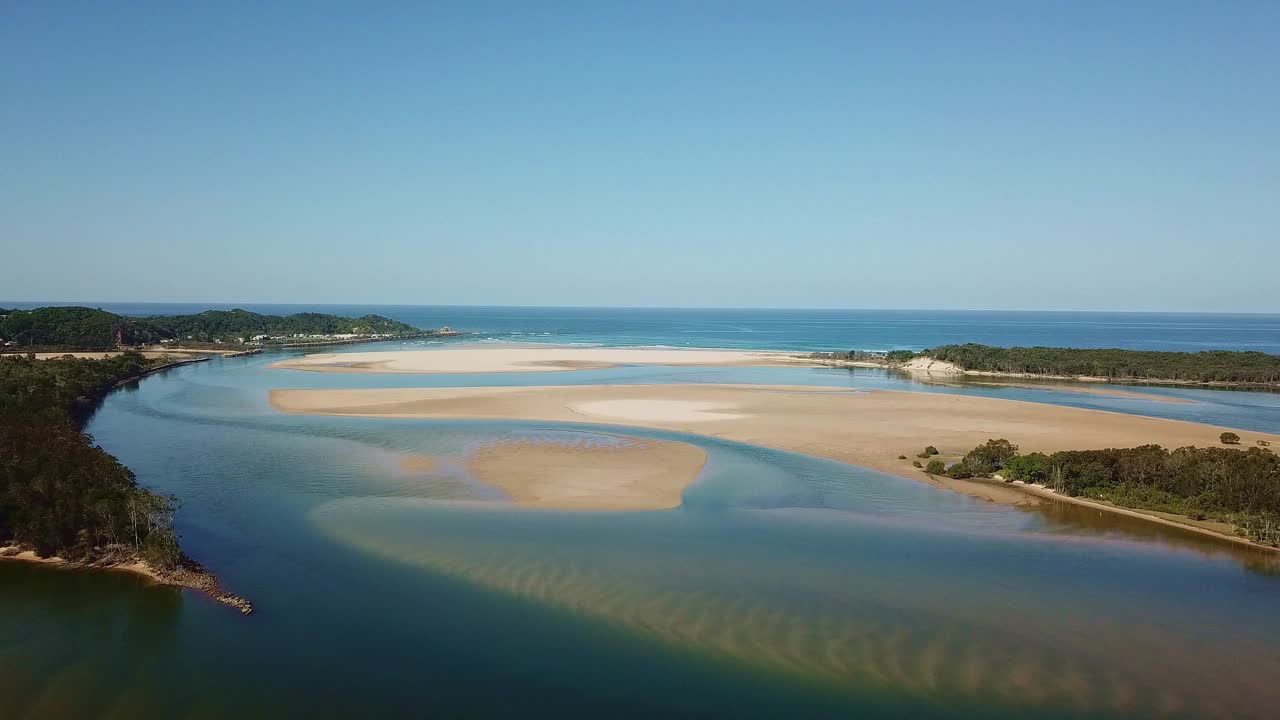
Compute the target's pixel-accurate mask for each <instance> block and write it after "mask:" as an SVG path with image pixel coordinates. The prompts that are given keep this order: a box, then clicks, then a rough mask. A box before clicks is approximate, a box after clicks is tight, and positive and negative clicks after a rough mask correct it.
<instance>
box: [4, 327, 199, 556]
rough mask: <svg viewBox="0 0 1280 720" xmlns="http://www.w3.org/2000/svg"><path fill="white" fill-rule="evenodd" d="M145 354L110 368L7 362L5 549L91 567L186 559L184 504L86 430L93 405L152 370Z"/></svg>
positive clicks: (111, 362) (127, 356)
mask: <svg viewBox="0 0 1280 720" xmlns="http://www.w3.org/2000/svg"><path fill="white" fill-rule="evenodd" d="M148 367H149V365H148V362H147V361H146V360H145V359H143V357H142V356H141V355H139V354H137V353H131V352H127V353H124V354H122V355H119V356H116V357H112V358H109V359H106V360H84V359H75V358H66V359H60V360H35V359H29V358H27V357H25V356H20V355H19V356H4V357H0V545H9V544H15V545H20V546H29V547H31V548H33V549H34V550H35V551H36V553H37V554H39V555H41V556H50V555H58V556H60V557H63V558H66V559H69V560H93V559H95V557H96V556H98V555H101V554H103V553H108V552H115V553H119V551H120V550H121V549H124V550H125V551H126V554H133V555H140V556H141V557H143V558H144V559H146V560H147V562H148V563H149V564H150V565H151V566H153V567H155V568H159V569H172V568H174V567H175V566H176V565H177V564H178V563H179V561H180V559H181V553H180V551H179V548H178V539H177V536H176V535H175V533H174V529H173V515H174V512H175V511H176V510H177V503H176V502H175V500H174V499H173V498H172V497H169V496H166V495H161V494H158V493H155V492H152V491H150V490H147V489H145V488H142V487H139V486H138V483H137V480H136V479H135V478H134V475H133V473H132V472H130V471H129V469H128V468H126V467H125V466H124V465H121V464H120V462H119V461H117V460H116V459H115V458H114V457H112V456H111V455H110V454H109V453H107V452H106V451H105V450H103V449H102V448H100V447H98V446H97V445H96V444H94V442H93V438H92V437H90V436H89V435H88V434H87V433H85V432H84V431H83V430H82V429H81V423H82V421H83V419H84V418H85V417H87V415H88V413H89V412H90V411H91V410H92V408H93V406H94V404H96V403H97V402H98V401H100V400H101V398H102V397H103V396H104V395H105V394H106V393H107V392H108V391H110V390H111V389H112V388H113V387H115V386H116V385H117V384H118V383H120V382H122V381H126V380H129V379H131V378H136V377H138V376H140V375H141V374H142V373H144V372H145V371H146V370H147V369H148Z"/></svg>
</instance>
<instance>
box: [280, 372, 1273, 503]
mask: <svg viewBox="0 0 1280 720" xmlns="http://www.w3.org/2000/svg"><path fill="white" fill-rule="evenodd" d="M271 402H272V403H273V404H274V405H275V407H276V408H277V409H279V410H281V411H284V412H290V413H308V414H316V415H348V416H365V417H416V418H476V419H514V420H539V421H562V422H593V423H602V424H614V425H631V426H642V427H649V428H658V429H663V430H676V431H681V432H689V433H697V434H703V435H712V436H716V437H723V438H726V439H730V440H736V441H740V442H746V443H751V444H755V445H762V446H765V447H772V448H778V449H781V450H790V451H793V452H801V453H806V454H809V455H817V456H820V457H826V458H831V459H833V460H839V461H842V462H848V463H852V464H855V465H861V466H864V467H870V468H874V469H877V470H882V471H885V472H890V473H894V474H897V475H902V476H904V477H911V478H915V479H921V478H922V477H923V476H922V474H921V473H920V472H919V471H917V470H916V469H914V468H913V467H912V466H911V462H910V460H902V459H899V458H898V456H899V455H906V456H907V457H908V458H911V457H913V456H914V455H915V454H916V453H917V452H919V451H920V449H921V448H923V447H924V446H926V445H934V446H936V447H937V448H938V449H939V450H941V451H942V453H943V454H944V455H946V454H952V455H958V454H961V453H964V452H966V451H968V450H970V449H972V448H973V447H974V446H975V445H978V444H979V443H982V442H985V441H986V440H987V439H989V438H1001V437H1003V438H1008V439H1009V440H1011V441H1012V442H1014V443H1015V444H1017V445H1019V446H1021V448H1022V450H1023V452H1033V451H1040V452H1053V451H1056V450H1070V449H1092V448H1104V447H1134V446H1138V445H1145V444H1148V443H1155V444H1159V445H1163V446H1165V447H1184V446H1188V445H1196V446H1206V447H1207V446H1216V445H1218V444H1219V440H1218V435H1219V434H1220V433H1221V432H1222V431H1223V430H1224V429H1226V428H1221V427H1215V426H1212V425H1201V424H1197V423H1190V422H1182V421H1177V420H1164V419H1160V418H1150V417H1141V416H1137V415H1126V414H1121V413H1112V412H1103V411H1099V410H1084V409H1080V408H1072V407H1063V406H1058V405H1047V404H1042V403H1030V402H1020V401H1015V400H999V399H993V398H983V397H967V396H963V395H944V394H940V393H913V392H897V391H890V390H868V391H859V392H849V391H832V390H831V389H827V388H816V387H801V386H769V385H709V384H697V385H574V386H565V387H469V388H440V389H435V388H422V389H417V388H410V389H401V388H386V389H368V390H273V391H271ZM1235 432H1237V433H1238V434H1239V435H1240V437H1241V439H1242V443H1243V445H1242V447H1248V446H1251V445H1253V444H1254V443H1255V441H1257V440H1264V441H1267V442H1270V443H1271V444H1272V445H1273V446H1276V445H1280V436H1277V435H1271V434H1268V433H1259V432H1252V431H1247V430H1235Z"/></svg>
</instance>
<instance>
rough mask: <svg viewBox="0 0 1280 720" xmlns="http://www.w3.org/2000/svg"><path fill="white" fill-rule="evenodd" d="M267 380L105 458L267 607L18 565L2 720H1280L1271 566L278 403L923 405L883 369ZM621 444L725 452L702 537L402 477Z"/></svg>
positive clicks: (450, 480)
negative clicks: (398, 390)
mask: <svg viewBox="0 0 1280 720" xmlns="http://www.w3.org/2000/svg"><path fill="white" fill-rule="evenodd" d="M273 359H276V358H268V357H254V358H244V359H232V360H220V361H212V362H209V363H202V364H199V365H195V366H189V367H186V368H181V369H178V370H175V371H172V372H168V373H165V374H162V375H160V376H156V377H152V378H149V379H147V380H145V381H144V382H142V383H141V384H140V385H139V386H137V387H136V388H132V389H126V390H124V391H121V392H118V393H115V394H113V395H112V396H111V397H110V398H109V399H108V400H107V402H106V403H105V404H104V406H103V408H102V409H101V410H100V411H99V413H98V414H97V415H96V416H95V417H94V419H93V421H92V423H91V425H90V428H89V429H90V431H91V432H92V433H93V434H94V435H95V436H96V437H97V438H98V440H99V441H100V442H101V443H102V444H103V445H104V447H106V448H107V449H108V450H110V451H111V452H113V453H115V454H116V455H117V456H119V457H120V458H121V460H122V461H123V462H125V463H126V464H128V465H129V466H130V467H131V468H132V469H133V470H134V471H135V472H136V473H137V474H138V477H139V480H140V481H141V482H143V483H144V484H146V485H149V486H152V487H158V488H161V489H164V490H166V491H169V492H173V493H175V494H177V495H178V496H179V497H180V498H181V499H182V500H183V502H184V509H183V510H182V512H181V513H180V514H179V529H180V531H181V532H182V534H183V536H184V545H185V546H186V548H187V549H188V551H189V552H190V553H191V554H192V555H193V556H195V557H197V558H199V559H201V560H202V561H204V562H206V563H207V564H208V565H209V566H210V567H211V568H212V569H213V570H215V571H216V572H217V573H218V575H219V576H220V577H221V578H222V579H223V581H224V583H225V584H226V585H228V587H230V588H231V589H233V590H235V591H237V592H240V593H242V594H244V595H246V596H248V597H250V598H251V599H252V600H253V601H254V602H255V604H256V606H257V608H258V611H257V612H256V613H255V614H254V615H253V616H252V617H250V618H242V617H240V616H238V615H236V614H235V613H233V612H230V611H228V610H226V609H225V608H222V607H220V606H217V605H215V604H213V603H211V602H209V601H207V600H205V599H203V598H200V597H198V596H195V595H192V594H190V593H179V592H177V591H174V590H170V589H157V588H146V587H144V586H143V584H142V583H141V582H140V581H138V580H136V579H134V578H132V577H128V576H123V575H114V574H106V573H103V574H85V573H74V572H66V571H59V570H57V569H48V568H35V567H27V566H21V565H16V564H4V565H0V588H2V589H3V591H2V592H0V708H4V709H5V712H3V713H0V716H2V717H5V718H8V717H52V718H73V717H90V716H106V717H121V718H126V717H127V718H134V717H215V716H216V717H223V716H226V715H229V714H236V715H249V716H273V715H274V716H279V715H281V714H290V715H300V714H307V715H311V716H317V717H330V716H332V717H350V716H355V715H368V714H379V713H382V714H396V715H412V716H423V715H431V716H445V717H449V716H465V715H471V716H496V715H510V714H515V713H517V712H518V713H520V714H524V715H533V716H540V715H544V714H545V715H549V714H551V713H558V714H562V715H569V716H584V715H590V716H597V715H601V714H605V713H608V714H610V715H619V716H635V717H650V716H653V715H655V714H660V713H662V714H673V715H680V716H696V715H710V714H719V715H733V716H741V717H777V716H780V715H782V714H784V713H785V714H786V715H788V716H815V717H821V716H825V717H835V716H841V717H847V716H850V715H854V716H860V717H901V716H904V715H909V716H920V717H930V716H936V717H984V718H985V717H1015V716H1018V717H1021V716H1026V715H1027V714H1028V713H1034V714H1035V715H1036V716H1037V717H1083V716H1090V717H1106V716H1115V717H1134V716H1137V717H1143V716H1162V715H1168V716H1177V717H1268V716H1269V715H1270V714H1271V713H1270V710H1271V709H1272V708H1274V707H1276V703H1277V702H1280V689H1277V688H1276V686H1275V683H1274V678H1275V677H1280V615H1278V614H1277V613H1276V612H1275V607H1276V601H1277V597H1280V595H1278V594H1280V575H1277V574H1276V572H1275V568H1274V567H1273V564H1272V563H1271V559H1270V557H1269V556H1266V555H1262V554H1260V553H1252V552H1248V551H1244V550H1240V549H1236V548H1233V547H1230V546H1227V545H1225V544H1222V543H1217V542H1214V541H1209V540H1203V539H1200V538H1197V537H1194V536H1188V535H1185V534H1183V533H1181V532H1178V531H1174V530H1167V529H1163V528H1157V527H1153V526H1149V525H1146V524H1143V523H1139V522H1137V521H1126V520H1123V519H1120V518H1110V517H1102V516H1098V515H1097V514H1096V513H1090V512H1087V511H1081V510H1078V509H1073V508H1057V509H1054V510H1052V511H1049V512H1039V511H1029V510H1022V509H1014V508H1005V507H998V506H995V505H992V504H989V503H982V502H978V501H975V500H972V499H969V498H965V497H962V496H958V495H954V494H951V493H946V492H943V491H939V490H936V489H934V488H931V487H928V486H926V485H923V484H920V483H915V482H912V481H909V480H903V479H899V478H894V477H889V476H885V475H881V474H878V473H874V472H871V471H866V470H860V469H858V468H852V467H849V466H845V465H841V464H838V463H832V462H828V461H824V460H819V459H815V458H810V457H806V456H801V455H795V454H790V453H782V452H777V451H772V450H767V449H763V448H757V447H752V446H746V445H741V444H737V443H731V442H726V441H720V440H714V439H709V438H699V437H695V436H684V435H680V434H674V433H664V432H653V431H642V430H635V431H630V430H627V431H620V430H619V429H618V428H601V427H597V426H591V425H560V424H544V423H519V422H454V421H449V422H444V421H416V420H390V419H358V418H326V417H307V416H286V415H281V414H278V413H276V412H274V411H273V410H272V409H271V408H270V406H269V405H268V404H267V402H266V391H267V390H268V389H270V388H273V387H357V386H358V387H374V386H387V385H395V384H402V385H406V386H425V385H432V384H445V383H447V384H457V385H465V384H474V383H476V382H478V381H482V380H483V381H485V382H488V383H528V382H536V383H539V384H549V383H558V382H688V381H698V382H744V381H746V382H806V383H810V384H815V383H816V384H824V385H833V386H850V385H853V386H862V387H868V386H881V387H896V386H897V385H896V384H897V383H903V382H905V381H902V380H899V379H896V378H893V377H891V376H888V375H885V374H883V373H876V372H870V373H862V372H855V373H849V372H845V371H829V370H805V369H792V368H761V369H702V370H697V369H672V368H618V369H614V370H608V371H583V372H580V373H541V374H536V378H535V377H532V376H521V375H501V376H493V375H490V376H482V377H468V376H399V375H396V376H378V375H330V374H323V373H301V372H292V371H276V370H267V369H265V367H264V366H265V365H266V364H267V363H268V362H269V361H271V360H273ZM911 387H913V389H924V390H926V391H930V392H972V393H978V394H993V395H996V396H1000V397H1023V395H1022V393H1029V394H1030V395H1028V396H1026V398H1027V399H1036V400H1041V401H1057V402H1063V403H1068V404H1078V403H1089V404H1091V405H1086V406H1095V405H1092V404H1097V403H1101V404H1102V405H1103V406H1106V407H1107V409H1118V410H1121V411H1126V410H1125V408H1128V410H1127V411H1130V412H1141V413H1143V414H1165V415H1166V416H1169V414H1171V413H1185V412H1192V411H1193V410H1192V409H1194V412H1196V413H1199V414H1200V415H1198V416H1197V417H1201V418H1202V419H1203V418H1217V417H1221V418H1230V419H1231V421H1230V422H1228V421H1227V420H1210V421H1213V422H1223V423H1224V424H1229V425H1235V426H1239V427H1257V428H1258V429H1269V428H1270V427H1274V426H1272V425H1270V423H1274V422H1275V412H1276V409H1275V402H1274V401H1275V398H1276V396H1274V395H1266V394H1253V393H1214V392H1208V391H1176V392H1178V393H1182V394H1187V393H1189V394H1190V396H1191V397H1193V398H1194V399H1196V400H1197V402H1196V403H1195V404H1194V405H1180V404H1170V403H1157V402H1151V401H1145V400H1130V399H1121V398H1103V397H1100V396H1080V395H1074V394H1064V393H1057V392H1048V391H1035V390H1025V391H1023V390H1018V391H1010V390H1000V389H991V388H967V389H960V390H956V389H950V388H934V387H925V388H919V387H915V386H911ZM1219 398H1222V399H1221V400H1220V399H1219ZM1108 404H1110V405H1108ZM618 432H627V433H629V434H633V435H637V436H644V437H660V438H672V439H681V440H685V441H688V442H693V443H695V444H698V445H699V446H701V447H703V448H705V449H706V450H707V451H708V453H709V462H708V465H707V468H706V470H705V472H704V474H703V476H702V477H700V479H699V480H698V482H697V483H695V484H694V485H693V486H692V487H691V488H689V490H688V491H687V492H686V495H685V503H684V505H683V507H681V508H679V509H677V510H673V511H666V512H633V513H563V512H549V511H527V510H524V511H522V510H516V509H513V508H511V507H510V506H507V505H504V504H503V503H501V502H500V498H499V497H498V494H497V493H495V492H494V491H492V490H489V489H486V488H484V487H483V486H480V485H478V484H476V483H475V482H474V481H472V480H470V479H469V478H468V477H466V475H465V473H464V472H454V471H452V470H449V468H448V467H446V470H449V471H446V472H443V473H431V474H426V473H421V472H413V471H406V470H404V469H403V468H402V466H401V465H400V462H399V461H400V460H401V459H403V458H404V457H405V456H406V455H409V454H412V453H428V454H431V455H433V456H443V457H445V458H449V457H456V456H458V455H460V454H462V453H464V452H465V451H466V449H467V448H469V447H472V446H474V445H475V444H478V443H484V442H492V441H494V440H496V439H510V438H530V437H532V438H539V439H554V438H571V439H573V440H575V441H577V440H582V441H589V442H611V441H613V440H612V438H613V437H614V434H616V433H618ZM446 466H447V463H446Z"/></svg>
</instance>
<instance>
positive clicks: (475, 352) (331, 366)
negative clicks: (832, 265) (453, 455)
mask: <svg viewBox="0 0 1280 720" xmlns="http://www.w3.org/2000/svg"><path fill="white" fill-rule="evenodd" d="M797 364H801V365H811V364H813V363H809V362H806V361H805V360H803V359H802V358H797V357H795V356H794V355H792V354H790V353H783V352H763V351H760V352H757V351H745V350H678V349H666V348H631V347H618V348H603V347H600V348H579V347H556V346H546V347H497V348H494V347H476V346H458V347H449V348H444V349H441V350H403V351H390V352H357V353H317V354H314V355H304V356H302V357H298V358H290V359H288V360H281V361H280V362H277V363H274V364H273V365H271V367H273V368H281V369H287V370H312V371H317V372H358V373H417V374H422V373H454V374H456V373H493V372H557V371H568V370H588V369H601V368H611V367H617V366H619V365H695V366H721V367H730V366H731V367H757V366H777V365H797Z"/></svg>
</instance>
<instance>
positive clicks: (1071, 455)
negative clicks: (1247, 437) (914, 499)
mask: <svg viewBox="0 0 1280 720" xmlns="http://www.w3.org/2000/svg"><path fill="white" fill-rule="evenodd" d="M926 472H929V473H931V474H935V475H942V474H945V475H949V476H950V477H957V478H964V477H974V476H978V477H990V476H991V475H992V474H994V473H999V474H1000V475H1001V477H1003V478H1004V479H1005V480H1006V481H1010V482H1011V481H1013V480H1022V481H1024V482H1028V483H1036V484H1039V485H1044V486H1046V487H1049V488H1052V489H1053V490H1054V491H1055V492H1059V493H1063V494H1065V495H1070V496H1073V497H1087V498H1092V499H1095V500H1105V501H1109V502H1112V503H1114V504H1116V505H1121V506H1124V507H1131V508H1139V509H1144V510H1156V511H1160V512H1170V513H1176V514H1179V515H1186V516H1188V517H1192V518H1195V519H1198V520H1204V519H1211V520H1220V521H1223V522H1228V523H1231V524H1233V525H1235V526H1236V527H1238V528H1240V529H1241V531H1243V532H1244V533H1245V535H1246V536H1247V537H1249V538H1251V539H1253V540H1256V541H1258V542H1261V543H1266V544H1271V545H1280V456H1277V455H1276V454H1275V453H1273V452H1271V451H1270V450H1269V449H1267V448H1264V447H1251V448H1248V449H1235V448H1219V447H1215V448H1196V447H1184V448H1178V449H1176V450H1168V449H1165V448H1163V447H1161V446H1159V445H1143V446H1141V447H1136V448H1108V449H1105V450H1062V451H1059V452H1055V453H1052V454H1049V455H1046V454H1044V453H1029V454H1026V455H1021V454H1019V453H1018V446H1016V445H1014V444H1012V443H1010V442H1009V441H1008V440H1005V439H1000V440H988V441H987V442H986V443H984V444H982V445H979V446H978V447H976V448H974V449H973V450H971V451H969V452H968V453H967V454H965V456H964V457H963V458H962V459H961V460H960V461H959V462H957V463H954V464H953V465H951V466H950V467H946V466H945V463H943V462H942V461H941V460H937V459H935V460H932V461H930V463H929V465H928V467H927V468H926Z"/></svg>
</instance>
